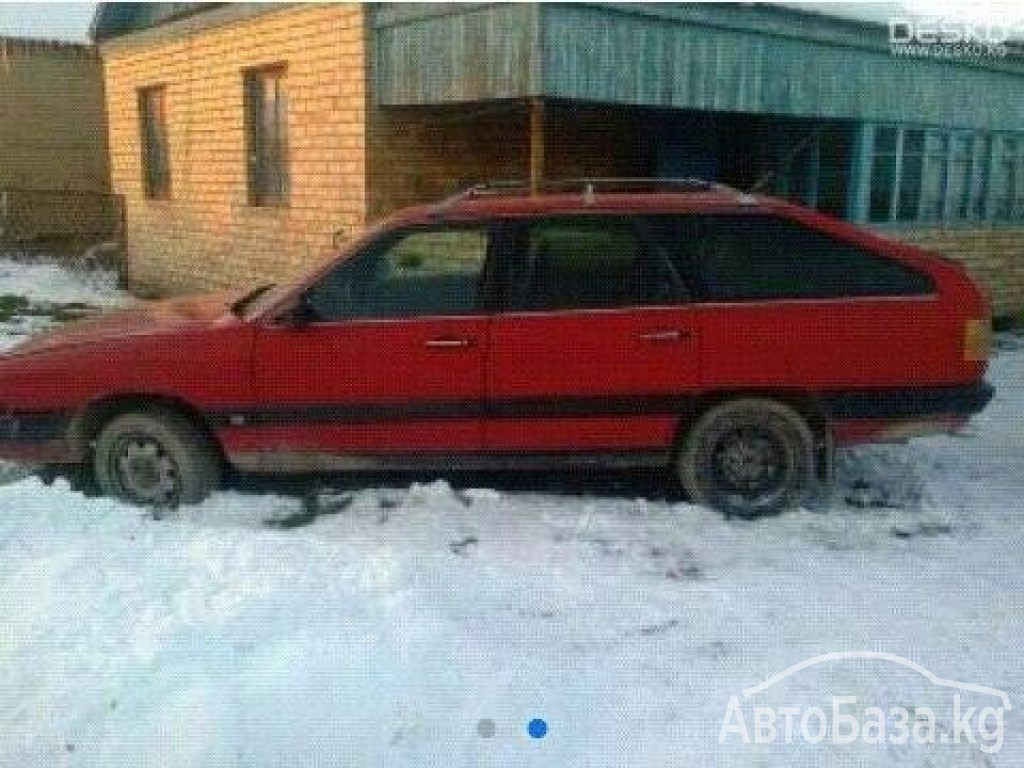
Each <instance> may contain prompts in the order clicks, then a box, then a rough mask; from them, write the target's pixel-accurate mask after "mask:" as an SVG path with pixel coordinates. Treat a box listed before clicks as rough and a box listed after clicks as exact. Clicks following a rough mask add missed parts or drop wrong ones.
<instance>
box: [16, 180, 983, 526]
mask: <svg viewBox="0 0 1024 768" xmlns="http://www.w3.org/2000/svg"><path fill="white" fill-rule="evenodd" d="M989 340H990V318H989V308H988V306H987V304H986V301H985V300H984V299H983V297H982V295H981V294H980V293H979V291H978V290H977V288H976V287H975V285H974V284H973V283H972V282H971V280H970V279H969V278H968V277H967V275H966V273H965V272H964V270H963V269H962V268H961V267H960V266H958V265H957V264H955V263H952V262H950V261H948V260H946V259H944V258H941V257H938V256H934V255H929V254H927V253H924V252H922V251H920V250H918V249H916V248H913V247H911V246H908V245H905V244H901V243H896V242H891V241H889V240H886V239H882V238H880V237H878V236H876V235H873V234H871V233H869V232H867V231H865V230H862V229H858V228H856V227H854V226H851V225H848V224H845V223H843V222H840V221H835V220H833V219H831V218H828V217H826V216H823V215H820V214H818V213H815V212H813V211H810V210H806V209H804V208H801V207H798V206H795V205H791V204H788V203H785V202H781V201H778V200H774V199H770V198H765V197H760V196H751V195H748V194H743V193H740V192H737V191H735V190H732V189H729V188H726V187H722V186H719V185H713V184H708V183H705V182H697V181H684V182H675V183H667V182H650V183H647V184H646V185H644V184H639V183H627V182H612V181H605V182H600V181H594V182H590V181H585V182H574V183H565V184H561V185H558V186H552V187H549V188H545V189H544V190H543V191H542V192H535V193H530V192H529V191H528V190H526V189H524V188H522V187H516V186H512V185H500V186H497V185H495V186H483V187H476V188H474V189H473V190H470V191H468V192H466V193H463V194H461V195H458V196H456V197H454V198H451V199H449V200H446V201H443V202H441V203H438V204H436V205H430V206H422V207H416V208H412V209H409V210H405V211H402V212H400V213H398V214H397V215H395V216H393V217H392V218H390V219H388V220H387V221H386V222H384V223H383V224H382V225H381V226H379V227H377V228H375V229H374V230H372V231H371V232H370V233H369V234H367V235H365V236H364V237H362V238H361V239H359V240H358V241H357V242H355V243H354V244H353V245H351V246H350V247H348V248H347V249H346V250H345V251H344V252H343V253H341V254H340V255H338V256H337V257H336V258H334V259H333V260H332V261H331V262H330V263H328V264H327V265H326V266H323V267H321V268H320V269H318V270H316V271H314V272H312V273H311V274H309V275H308V276H307V277H305V278H304V279H301V280H299V281H297V282H295V283H292V284H289V285H282V286H277V287H267V288H264V289H261V290H259V291H256V292H252V293H249V294H248V295H246V296H242V297H241V298H239V297H224V296H218V297H208V298H187V299H179V300H170V301H163V302H156V303H151V304H143V305H139V306H137V307H133V308H130V309H127V310H124V311H118V312H114V313H111V314H106V315H102V316H99V317H97V318H94V319H91V320H88V321H85V322H80V323H77V324H74V325H70V326H66V327H64V328H62V329H59V330H57V331H53V332H50V333H46V334H43V335H40V336H37V337H34V338H32V339H30V340H28V341H27V342H26V343H24V344H22V345H21V346H19V347H16V348H15V349H13V350H12V351H10V352H9V353H7V354H5V355H2V356H0V409H2V415H0V456H3V457H6V458H9V459H14V460H18V461H22V462H28V463H36V464H47V465H51V464H56V465H61V464H63V465H85V466H91V467H92V469H93V471H94V473H95V476H96V479H97V480H98V482H99V485H100V487H101V488H102V489H103V491H104V492H106V493H107V494H109V495H112V496H115V497H118V498H121V499H124V500H126V501H129V502H132V503H136V504H143V505H158V506H173V505H176V504H188V503H195V502H198V501H200V500H202V499H203V498H204V497H206V496H207V495H208V494H209V493H210V492H211V491H213V490H214V489H215V488H217V486H218V484H219V482H220V479H221V476H222V474H223V472H224V470H225V469H227V468H228V467H234V468H235V469H239V470H243V471H254V472H311V471H313V472H320V471H324V472H327V471H340V470H350V469H360V470H365V469H378V468H380V469H386V468H402V469H406V468H433V469H447V468H509V469H512V468H544V467H551V466H567V465H588V466H594V467H608V466H612V465H616V466H641V465H644V466H650V465H655V466H666V467H671V468H672V469H673V470H674V471H675V473H676V474H677V475H678V477H679V480H680V481H681V483H682V485H683V488H684V489H685V491H686V492H687V493H688V494H689V496H690V497H691V498H692V499H693V500H695V501H697V502H700V503H704V504H708V505H711V506H715V507H718V508H720V509H723V510H725V511H726V512H728V513H732V514H742V515H752V514H758V513H761V512H767V511H774V510H778V509H781V508H784V507H789V506H793V505H796V504H799V503H800V502H801V501H802V500H804V499H805V498H806V497H807V495H808V494H809V493H812V492H813V491H814V490H815V489H816V488H817V487H818V485H819V483H820V482H822V481H827V479H828V477H829V469H830V465H831V454H832V447H833V446H834V445H835V444H851V443H858V442H864V441H892V440H903V439H906V438H908V437H910V436H915V435H920V434H925V433H932V432H946V431H949V430H952V429H954V428H956V427H958V426H960V425H962V424H963V423H964V422H965V421H966V420H967V419H968V418H969V417H970V416H971V415H972V414H974V413H976V412H978V411H979V410H981V409H982V408H983V407H984V406H985V405H986V403H987V402H988V401H989V400H990V398H991V397H992V388H991V387H990V386H989V385H988V384H986V383H985V382H984V381H983V378H982V377H983V375H984V372H985V368H986V360H987V356H988V345H989Z"/></svg>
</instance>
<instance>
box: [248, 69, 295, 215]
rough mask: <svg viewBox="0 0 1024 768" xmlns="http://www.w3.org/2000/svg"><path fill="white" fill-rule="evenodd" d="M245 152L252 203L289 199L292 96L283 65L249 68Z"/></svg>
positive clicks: (280, 202) (283, 202)
mask: <svg viewBox="0 0 1024 768" xmlns="http://www.w3.org/2000/svg"><path fill="white" fill-rule="evenodd" d="M242 80H243V87H244V90H245V143H246V146H245V153H246V169H247V179H248V189H249V204H250V205H255V206H280V205H286V204H287V202H288V186H289V183H288V97H287V92H286V89H285V69H284V67H283V66H281V65H275V66H273V67H266V68H262V69H250V70H246V71H245V72H243V74H242Z"/></svg>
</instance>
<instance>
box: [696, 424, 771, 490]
mask: <svg viewBox="0 0 1024 768" xmlns="http://www.w3.org/2000/svg"><path fill="white" fill-rule="evenodd" d="M713 466H714V474H715V479H716V481H717V482H718V483H719V485H720V486H721V487H723V488H724V489H725V490H726V491H727V492H729V493H736V494H740V495H741V496H744V497H746V498H748V499H755V498H758V497H762V496H766V495H769V494H772V493H775V492H776V491H778V490H779V489H780V488H781V487H782V485H783V483H784V482H785V476H786V452H785V449H784V448H783V446H782V444H781V443H780V442H779V440H778V439H777V438H776V436H775V435H774V434H772V433H771V432H770V431H768V430H766V429H761V428H758V427H741V428H739V429H736V430H733V431H732V432H729V433H728V434H726V435H725V436H724V437H723V438H722V439H721V441H719V443H718V445H717V446H716V447H715V451H714V454H713Z"/></svg>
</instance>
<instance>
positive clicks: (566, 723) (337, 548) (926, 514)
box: [0, 266, 1024, 768]
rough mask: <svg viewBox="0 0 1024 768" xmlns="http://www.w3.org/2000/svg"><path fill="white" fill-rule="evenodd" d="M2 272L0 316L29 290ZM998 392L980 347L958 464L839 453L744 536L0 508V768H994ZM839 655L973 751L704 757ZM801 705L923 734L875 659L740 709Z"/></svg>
mask: <svg viewBox="0 0 1024 768" xmlns="http://www.w3.org/2000/svg"><path fill="white" fill-rule="evenodd" d="M12 269H13V268H12ZM6 270H7V267H6V266H3V268H0V294H3V293H5V292H7V290H8V289H7V288H5V286H6V285H12V284H19V280H21V283H20V284H21V285H23V286H24V288H23V290H25V291H26V292H29V291H33V290H36V288H35V287H34V286H33V285H31V283H32V279H23V278H20V277H19V276H18V275H17V274H14V275H12V276H8V277H4V275H5V274H6ZM13 272H15V273H16V272H18V270H17V269H14V270H13ZM5 280H6V281H8V282H4V281H5ZM108 289H109V290H108ZM108 289H102V288H101V289H100V290H98V291H97V290H96V289H95V288H89V289H86V290H85V294H86V295H84V296H78V297H76V298H75V299H73V300H75V301H78V300H85V301H87V302H88V303H96V304H98V303H108V301H107V300H108V299H110V300H116V298H117V296H116V292H114V291H113V290H112V288H109V286H108ZM93 297H96V298H93ZM50 298H52V297H48V296H46V295H37V296H35V297H34V300H36V301H44V300H49V299H50ZM62 298H63V299H66V296H64V297H62ZM3 332H4V330H3V327H0V333H3ZM1022 367H1024V339H1021V338H1018V337H1013V336H1003V337H1002V338H1001V339H1000V349H999V354H998V357H997V358H996V359H995V361H994V363H993V365H992V370H991V375H990V379H991V380H992V381H993V382H994V383H995V384H996V385H997V387H999V394H998V397H997V399H996V400H995V402H994V403H993V405H992V406H991V407H990V408H989V410H988V411H986V412H985V413H984V414H983V415H982V416H981V417H979V418H978V419H977V421H976V423H975V425H974V426H973V427H972V429H971V432H970V434H969V435H967V436H963V437H956V438H953V437H950V438H935V439H927V440H920V441H916V442H914V443H912V444H911V445H909V446H904V447H876V448H870V449H865V450H860V451H858V452H856V453H850V454H846V455H844V456H843V457H842V463H841V481H840V488H839V490H838V492H837V495H836V499H835V501H834V502H833V503H832V504H831V505H830V506H829V507H828V508H827V509H824V510H819V511H813V512H812V511H802V512H798V513H792V514H786V515H782V516H779V517H775V518H769V519H763V520H758V521H754V522H737V521H726V520H724V519H723V518H722V517H721V516H720V515H718V514H715V513H713V512H710V511H707V510H704V509H700V508H697V507H693V506H690V505H688V504H685V503H682V502H680V501H678V500H676V499H674V498H672V496H671V492H670V491H668V490H666V489H665V488H662V487H661V486H659V485H658V484H657V483H652V482H650V481H649V479H642V478H641V479H631V478H630V477H629V476H624V477H623V478H622V479H621V480H619V481H616V482H600V483H595V482H594V481H592V480H588V479H586V478H579V477H573V476H562V477H553V478H552V477H541V478H538V479H537V482H538V484H539V485H541V486H542V487H543V489H544V490H543V491H530V490H529V487H530V486H529V483H528V482H524V481H522V480H516V479H514V478H500V477H473V476H470V477H469V478H465V477H463V478H459V479H457V481H456V480H453V481H452V484H449V483H448V482H445V481H442V480H433V481H425V482H418V483H410V482H402V481H401V480H399V479H394V478H392V479H382V478H371V479H370V480H366V479H365V478H364V479H360V480H357V481H353V482H351V483H350V484H349V485H348V486H347V487H344V488H339V489H337V490H335V491H332V492H330V493H328V494H325V495H323V496H321V497H320V498H319V501H318V502H317V503H316V504H315V505H314V504H313V503H312V502H310V501H308V500H306V501H304V500H303V499H302V498H300V497H297V496H294V495H287V494H285V493H283V492H282V491H281V490H280V489H279V490H278V492H277V493H275V492H272V491H261V492H252V491H250V492H242V491H239V490H235V491H229V492H224V493H221V494H219V495H217V496H216V497H215V498H213V499H211V500H210V501H209V502H207V503H206V504H203V505H202V506H200V507H196V508H191V509H187V510H183V511H180V512H177V513H174V514H172V515H169V516H168V517H166V518H164V519H160V520H157V519H154V518H153V517H152V516H151V515H148V514H144V513H142V512H140V511H139V510H136V509H132V508H128V507H125V506H121V505H119V504H116V503H113V502H111V501H108V500H105V499H89V498H85V497H83V496H81V495H79V494H76V493H73V492H72V491H70V490H69V489H68V488H67V487H66V486H65V485H63V484H61V483H58V484H56V485H54V486H53V487H47V486H44V485H42V484H41V483H40V482H39V481H37V480H35V479H31V478H22V479H17V480H15V481H13V482H9V483H8V484H6V485H3V486H0V767H6V766H19V767H23V766H62V765H67V766H97V767H102V768H112V767H114V766H150V765H152V766H435V765H436V766H474V767H476V766H510V767H512V766H515V767H516V768H519V767H522V766H643V767H644V768H648V767H656V766H703V765H735V766H793V765H807V766H811V765H836V766H854V765H892V766H897V765H899V766H904V765H907V766H985V765H992V766H1014V765H1020V764H1022V762H1024V721H1022V718H1021V711H1022V710H1024V663H1022V661H1021V657H1022V651H1024V640H1022V638H1024V533H1022V526H1021V519H1020V516H1021V509H1022V505H1024V502H1022V499H1024V390H1022V384H1021V382H1022V380H1024V379H1022V375H1021V374H1022V373H1024V371H1022ZM485 485H486V486H487V487H484V486H485ZM666 495H667V498H666ZM850 650H874V651H885V652H888V653H892V654H896V655H899V656H903V657H907V658H909V659H911V660H913V661H915V662H917V663H918V664H920V665H922V666H923V667H925V668H927V669H928V670H930V671H931V672H933V673H934V674H935V675H937V676H939V677H942V678H946V679H952V680H957V681H965V682H970V683H974V684H978V685H984V686H989V687H993V688H997V689H1001V690H1003V691H1006V692H1007V693H1008V695H1009V699H1010V702H1011V703H1012V710H1010V711H1007V712H1006V713H1005V728H1004V734H1003V743H1002V745H1001V749H1000V750H999V751H998V752H996V753H994V754H985V753H983V752H981V751H980V749H979V747H978V746H977V745H975V746H972V745H969V744H960V745H954V744H941V743H936V744H934V745H931V746H922V745H917V744H913V743H908V744H905V745H892V744H888V745H884V746H869V745H866V744H864V743H863V742H858V743H855V744H853V745H849V746H843V745H836V744H833V743H831V739H827V740H826V742H825V743H823V744H820V745H810V744H806V743H792V744H789V745H787V744H784V743H777V742H776V743H771V744H761V745H755V744H750V745H747V744H743V743H742V742H740V741H738V740H737V739H731V740H728V741H727V743H726V744H724V745H720V744H719V743H718V738H719V733H720V730H721V728H722V723H723V718H724V716H725V713H726V709H727V705H728V702H729V700H730V697H732V696H739V697H740V698H741V699H742V690H743V689H744V688H749V687H751V686H754V685H756V684H758V683H761V682H762V681H764V680H766V679H767V678H769V677H770V676H772V675H774V674H776V673H778V672H781V671H782V670H784V669H786V668H787V667H789V666H790V665H792V664H796V663H798V662H800V661H803V660H805V659H808V658H810V657H813V656H816V655H819V654H823V653H828V652H833V651H850ZM833 694H836V695H855V696H857V698H858V702H860V703H861V705H863V706H870V705H877V706H881V707H884V708H886V709H888V708H889V707H891V706H896V705H901V706H909V707H913V706H924V705H927V706H933V707H934V709H935V710H936V711H937V712H940V713H945V712H946V711H947V710H949V711H951V707H950V706H947V705H948V703H949V701H950V691H949V689H945V688H942V687H940V686H936V685H934V684H933V683H932V682H930V681H929V680H928V679H926V678H925V677H923V676H922V675H920V674H918V673H917V672H914V671H912V670H909V669H906V668H903V667H900V666H898V665H895V664H893V663H891V662H882V661H839V662H833V663H828V664H822V665H820V666H817V667H814V668H812V669H807V670H804V671H802V672H799V673H797V674H795V675H793V676H791V677H789V678H787V679H786V680H784V681H782V682H780V683H778V684H777V685H775V686H773V687H772V688H771V689H770V690H769V691H768V692H766V693H765V694H761V695H762V696H763V697H767V699H768V700H769V701H770V702H771V703H772V705H773V706H783V705H784V706H790V705H793V706H803V707H807V706H811V705H822V706H824V704H822V702H825V701H827V700H829V699H828V698H827V697H831V696H832V695H833ZM989 698H991V697H989ZM968 704H970V705H971V706H973V705H975V704H977V705H979V706H987V705H989V704H991V701H984V700H981V699H979V700H977V701H974V700H972V701H970V702H968V701H967V698H966V697H965V704H964V706H965V707H966V706H968ZM745 706H747V705H745ZM534 718H543V719H544V720H545V721H546V722H547V724H548V727H549V730H548V733H547V735H546V737H544V738H542V739H533V738H531V737H530V736H529V735H528V734H527V731H526V724H527V723H528V722H529V721H530V720H531V719H534ZM481 721H490V724H493V734H492V732H491V731H492V729H491V727H490V726H489V725H488V724H482V723H481ZM748 724H749V713H748ZM939 731H940V733H945V734H949V733H951V732H952V724H951V722H950V721H949V720H948V719H945V718H940V722H939ZM975 731H977V728H976V727H975Z"/></svg>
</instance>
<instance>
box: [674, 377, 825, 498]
mask: <svg viewBox="0 0 1024 768" xmlns="http://www.w3.org/2000/svg"><path fill="white" fill-rule="evenodd" d="M676 471H677V473H678V475H679V480H680V482H681V483H682V486H683V489H684V490H685V491H686V493H687V495H688V496H689V497H690V500H691V501H693V502H694V503H695V504H702V505H705V506H709V507H712V508H714V509H718V510H720V511H721V512H723V513H724V514H725V515H726V516H737V517H743V518H754V517H759V516H761V515H768V514H775V513H778V512H780V511H782V510H784V509H789V508H792V507H796V506H799V505H800V504H801V503H802V502H804V501H805V500H806V499H807V497H808V496H809V495H810V493H811V492H812V490H813V488H814V477H815V472H814V435H813V433H812V432H811V429H810V427H809V426H808V425H807V422H806V421H805V420H804V419H803V417H801V416H800V414H798V413H797V412H796V411H795V410H793V409H792V408H790V407H789V406H788V405H785V404H783V403H780V402H777V401H775V400H770V399H767V398H754V397H751V398H739V399H736V400H729V401H727V402H725V403H722V404H720V405H717V406H715V407H714V408H711V409H710V410H708V411H707V412H705V413H704V414H702V415H701V416H700V417H699V418H698V419H697V420H696V421H695V422H694V423H693V425H692V426H691V427H690V428H689V429H688V430H687V432H686V434H685V436H684V438H683V440H682V444H681V445H680V448H679V452H678V455H677V458H676Z"/></svg>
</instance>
